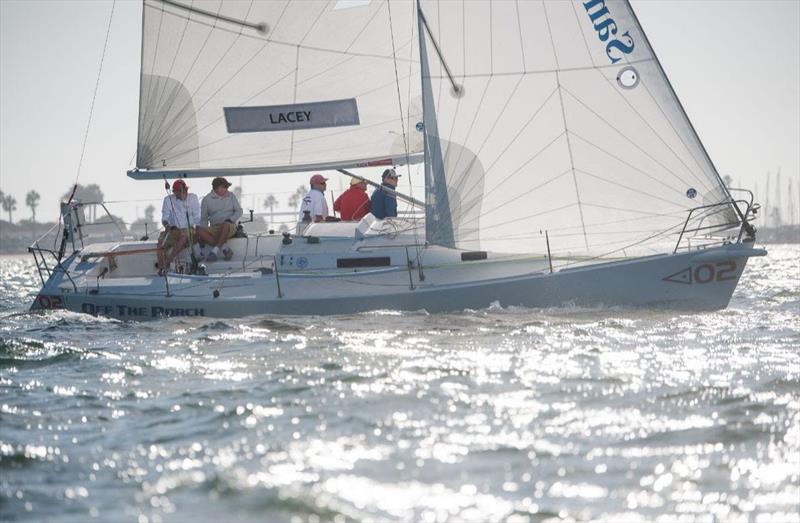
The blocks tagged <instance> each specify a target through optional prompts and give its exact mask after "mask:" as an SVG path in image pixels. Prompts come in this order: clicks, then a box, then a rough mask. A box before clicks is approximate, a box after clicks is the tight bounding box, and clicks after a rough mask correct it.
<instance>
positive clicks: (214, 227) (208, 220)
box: [198, 176, 242, 262]
mask: <svg viewBox="0 0 800 523" xmlns="http://www.w3.org/2000/svg"><path fill="white" fill-rule="evenodd" d="M230 186H231V183H230V182H229V181H228V180H226V179H225V178H223V177H221V176H218V177H217V178H214V179H213V180H212V181H211V192H209V193H208V194H207V195H206V196H205V197H204V198H203V204H202V206H201V210H200V223H201V224H202V227H200V228H199V229H198V236H199V237H200V239H201V240H202V241H203V242H204V243H206V244H208V245H210V246H211V252H210V253H208V256H206V260H207V261H209V262H214V261H217V257H218V256H219V250H220V247H222V246H223V245H225V243H226V242H227V241H228V240H230V239H231V238H232V237H233V235H234V234H235V233H236V222H237V220H239V218H241V217H242V206H241V205H239V200H238V199H237V198H236V195H235V194H233V193H232V192H230V191H229V190H228V188H229V187H230ZM222 255H223V257H224V258H225V259H226V260H230V259H231V258H232V257H233V250H232V249H231V248H230V247H228V246H227V245H226V246H225V247H223V248H222Z"/></svg>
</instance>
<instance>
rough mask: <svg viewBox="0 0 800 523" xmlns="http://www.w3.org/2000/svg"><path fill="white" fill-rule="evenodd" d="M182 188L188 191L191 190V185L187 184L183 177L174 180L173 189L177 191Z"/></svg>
mask: <svg viewBox="0 0 800 523" xmlns="http://www.w3.org/2000/svg"><path fill="white" fill-rule="evenodd" d="M180 188H183V189H186V190H187V191H188V190H189V186H188V185H186V182H184V181H183V180H181V179H178V180H175V181H174V182H172V191H173V192H176V191H177V190H178V189H180Z"/></svg>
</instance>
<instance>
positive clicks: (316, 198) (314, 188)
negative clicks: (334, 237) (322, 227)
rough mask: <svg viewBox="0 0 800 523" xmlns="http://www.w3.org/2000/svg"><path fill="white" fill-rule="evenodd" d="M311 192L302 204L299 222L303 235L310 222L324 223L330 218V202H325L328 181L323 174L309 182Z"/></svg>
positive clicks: (317, 175) (316, 175)
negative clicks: (303, 230)
mask: <svg viewBox="0 0 800 523" xmlns="http://www.w3.org/2000/svg"><path fill="white" fill-rule="evenodd" d="M309 183H310V184H311V190H310V191H308V193H307V194H306V195H305V197H304V198H303V201H302V202H300V215H299V217H298V221H300V222H301V224H300V225H298V232H299V233H302V231H301V230H300V229H301V226H302V229H305V227H306V225H308V223H309V222H323V221H325V219H326V218H327V217H328V202H326V201H325V188H326V187H327V183H328V179H327V178H325V177H323V176H322V175H321V174H315V175H314V176H312V177H311V180H309Z"/></svg>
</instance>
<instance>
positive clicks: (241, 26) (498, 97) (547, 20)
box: [30, 0, 766, 319]
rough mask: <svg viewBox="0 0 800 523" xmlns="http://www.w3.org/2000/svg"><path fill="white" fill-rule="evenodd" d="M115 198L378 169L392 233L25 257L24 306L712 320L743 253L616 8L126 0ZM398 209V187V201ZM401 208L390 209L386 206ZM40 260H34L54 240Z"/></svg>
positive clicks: (667, 90) (129, 246)
mask: <svg viewBox="0 0 800 523" xmlns="http://www.w3.org/2000/svg"><path fill="white" fill-rule="evenodd" d="M142 24H143V27H142V33H143V36H142V50H141V76H140V79H141V85H140V99H139V127H138V148H137V158H136V167H135V168H133V169H132V170H130V171H129V172H128V173H127V174H128V176H130V177H131V178H133V179H136V180H165V181H171V180H174V179H176V178H186V179H192V178H211V177H216V176H247V175H257V176H271V175H274V174H278V173H297V172H304V173H309V174H311V173H317V172H321V173H326V174H327V173H334V174H335V173H336V172H337V171H340V172H343V173H348V174H350V173H352V172H355V171H357V172H358V173H362V174H361V175H362V176H366V177H369V174H363V173H368V171H367V170H365V169H367V168H372V169H373V170H374V169H375V168H382V167H384V166H394V167H395V168H396V169H397V170H398V172H400V173H403V174H404V175H405V180H419V185H418V186H417V187H421V186H422V185H423V184H424V194H417V195H415V194H414V193H413V188H414V184H413V183H411V184H410V185H409V187H408V188H407V189H405V188H403V187H402V186H401V187H398V188H397V194H396V196H397V198H398V200H399V201H400V202H401V207H402V206H403V205H405V206H406V207H407V208H406V209H405V211H407V212H404V213H402V214H401V216H400V217H392V218H386V219H377V218H375V217H374V216H372V215H371V214H368V215H367V216H365V217H364V218H363V219H361V220H360V221H358V222H335V223H334V222H332V223H328V222H319V223H310V224H300V227H299V228H298V231H297V232H296V233H294V234H290V233H283V234H280V233H275V232H273V231H258V230H246V233H245V234H244V235H241V236H242V237H237V238H233V239H232V240H230V242H229V246H230V247H231V248H232V250H233V252H234V253H235V255H234V257H233V258H232V259H231V260H219V261H216V262H214V263H207V264H206V265H205V267H204V270H201V271H192V270H190V269H191V267H190V262H189V260H188V255H186V254H185V255H183V257H182V258H180V257H179V259H178V260H177V262H176V265H175V266H173V267H171V270H170V271H169V272H167V273H166V275H159V274H158V272H157V270H156V266H155V260H156V251H157V250H158V244H157V242H156V241H153V240H148V241H119V242H112V243H108V242H105V243H93V242H91V241H89V240H88V239H87V238H88V230H89V228H90V227H89V225H88V224H86V222H85V220H83V218H82V204H80V203H75V202H67V203H64V204H62V212H61V214H62V218H63V220H62V221H63V229H62V231H61V241H60V248H58V249H55V248H53V249H49V248H47V247H45V246H42V245H41V242H37V243H35V244H34V245H32V246H31V249H30V251H31V252H32V253H33V254H34V257H35V259H36V262H37V267H38V269H39V273H40V276H41V278H42V284H43V286H42V289H41V291H40V292H39V294H38V296H37V297H36V299H35V301H34V303H33V305H32V308H34V309H48V308H66V309H69V310H73V311H79V312H84V313H88V314H94V315H104V316H112V317H118V318H122V319H143V318H152V317H164V316H214V317H238V316H245V315H253V314H265V313H269V314H303V315H305V314H308V315H316V314H320V315H324V314H344V313H353V312H359V311H368V310H376V309H393V310H423V309H424V310H426V311H428V312H439V311H459V310H464V309H480V308H485V307H488V306H491V305H493V304H498V305H500V306H503V307H507V306H523V307H560V306H565V305H566V306H580V307H582V306H589V307H602V306H622V307H667V308H671V309H676V310H715V309H721V308H725V307H726V306H727V305H728V303H729V300H730V298H731V296H732V294H733V292H734V289H735V288H736V285H737V283H738V281H739V279H740V277H741V276H742V273H743V271H744V269H745V265H746V263H747V261H748V259H749V258H750V257H754V256H763V255H765V254H766V251H764V250H763V249H760V248H756V247H755V229H754V228H753V226H752V225H751V224H750V221H752V219H753V218H754V214H755V211H756V209H757V205H754V203H753V198H752V194H750V193H749V191H742V192H740V193H739V196H734V195H733V193H734V192H735V190H734V189H729V188H728V187H726V186H725V184H724V183H723V181H722V179H721V178H720V175H719V173H718V171H717V169H716V168H715V166H714V164H713V162H712V161H711V159H710V157H709V155H708V153H707V152H706V150H705V148H704V146H703V144H702V142H701V141H700V139H699V137H698V135H697V133H696V132H695V129H694V128H693V126H692V124H691V122H690V121H689V118H688V117H687V115H686V112H685V111H684V109H683V107H682V105H681V103H680V101H679V100H678V97H677V96H676V94H675V92H674V90H673V88H672V86H671V85H670V82H669V80H668V79H667V77H666V74H665V72H664V70H663V69H662V66H661V64H660V63H659V61H658V59H657V57H656V55H655V53H654V51H653V49H652V47H651V46H650V44H649V42H648V40H647V37H646V36H645V33H644V31H643V30H642V27H641V25H640V23H639V21H638V20H637V18H636V15H635V14H634V12H633V9H632V8H631V6H630V5H629V3H628V2H627V1H624V0H586V1H567V2H565V1H562V0H543V1H537V2H533V1H531V2H510V1H509V2H492V1H488V0H471V1H469V2H452V1H435V0H418V1H407V0H406V1H404V0H390V1H383V0H307V1H303V2H291V1H289V0H285V1H280V0H275V1H271V2H238V1H220V0H195V1H193V2H188V1H183V0H181V1H179V0H144V3H143V22H142ZM417 192H418V193H420V192H422V190H421V189H418V191H417ZM406 193H407V194H406ZM57 245H58V243H57Z"/></svg>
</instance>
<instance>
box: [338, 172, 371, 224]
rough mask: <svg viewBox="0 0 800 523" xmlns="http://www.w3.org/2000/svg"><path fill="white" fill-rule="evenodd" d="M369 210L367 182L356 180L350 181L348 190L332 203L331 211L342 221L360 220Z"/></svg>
mask: <svg viewBox="0 0 800 523" xmlns="http://www.w3.org/2000/svg"><path fill="white" fill-rule="evenodd" d="M369 209H370V202H369V196H367V182H365V181H363V180H360V179H358V178H351V179H350V188H349V189H347V190H346V191H345V192H343V193H342V194H341V196H339V197H338V198H336V201H335V202H333V210H334V211H337V212H338V213H339V216H340V217H341V218H342V220H346V221H351V220H360V219H361V218H363V217H364V216H366V215H367V213H368V212H369Z"/></svg>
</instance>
